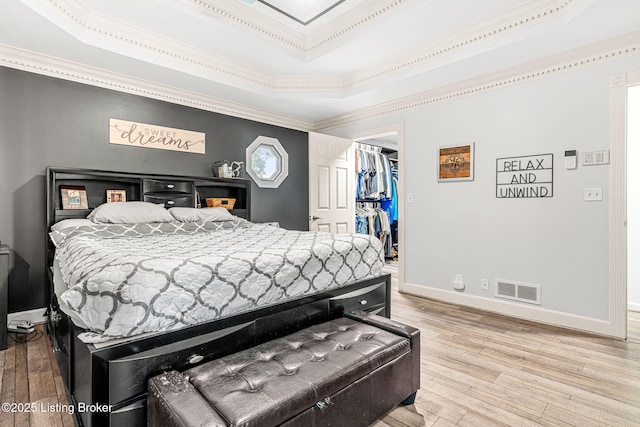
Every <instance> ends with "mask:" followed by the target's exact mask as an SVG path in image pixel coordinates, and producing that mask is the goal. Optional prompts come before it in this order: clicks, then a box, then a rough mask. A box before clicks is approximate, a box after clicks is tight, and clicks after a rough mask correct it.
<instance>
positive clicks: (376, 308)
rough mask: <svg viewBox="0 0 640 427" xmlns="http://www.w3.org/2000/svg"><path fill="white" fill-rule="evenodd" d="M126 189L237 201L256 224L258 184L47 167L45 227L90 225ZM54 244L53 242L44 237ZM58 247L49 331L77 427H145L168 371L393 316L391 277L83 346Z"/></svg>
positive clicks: (130, 196)
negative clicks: (76, 195) (304, 332)
mask: <svg viewBox="0 0 640 427" xmlns="http://www.w3.org/2000/svg"><path fill="white" fill-rule="evenodd" d="M65 186H67V187H75V188H82V187H84V190H85V191H86V200H87V206H86V209H85V208H84V206H82V208H81V209H63V204H62V197H61V191H60V190H61V187H65ZM113 189H120V190H125V191H126V195H127V200H129V201H132V200H145V201H153V202H155V203H165V206H167V207H171V206H191V207H193V206H196V205H198V204H199V205H200V206H206V204H205V201H204V200H205V198H208V197H221V198H235V199H236V203H235V206H234V209H233V210H232V213H233V214H234V215H236V216H239V217H242V218H246V219H249V220H250V219H251V215H250V212H251V211H250V189H251V182H250V181H246V180H239V179H222V178H202V177H185V176H170V175H145V174H133V173H127V172H110V171H97V170H88V169H69V168H47V230H49V229H50V227H51V225H53V224H54V223H56V222H58V221H61V220H63V219H67V218H84V217H86V216H87V215H88V214H89V212H90V211H91V209H93V208H95V207H96V206H98V205H100V204H101V203H104V202H106V190H113ZM47 241H48V242H49V239H48V238H47ZM54 249H55V248H54V247H53V245H52V244H51V243H50V242H49V243H48V244H47V248H46V251H47V256H46V260H47V272H48V273H49V274H48V292H49V295H50V301H51V304H50V308H49V316H48V322H47V326H48V328H47V329H48V332H49V334H50V335H51V342H52V344H53V350H54V353H55V356H56V359H57V362H58V365H59V367H60V373H61V375H62V379H63V382H64V384H65V387H66V391H67V395H68V397H69V401H70V403H71V404H73V405H74V406H75V410H74V414H75V416H76V422H77V423H78V425H80V426H87V427H89V426H90V427H94V426H108V425H127V426H137V425H140V426H144V425H146V399H147V381H148V379H149V378H151V377H153V376H155V375H157V374H159V373H161V372H163V371H166V370H169V369H175V370H178V371H182V370H185V369H188V368H189V367H192V366H194V365H197V364H199V363H203V362H205V361H208V360H212V359H215V358H218V357H222V356H226V355H228V354H231V353H234V352H237V351H239V350H242V349H245V348H248V347H251V346H254V345H256V344H259V343H262V342H266V341H269V340H272V339H273V338H276V337H280V336H283V335H287V334H290V333H292V332H295V331H298V330H300V329H303V328H306V327H308V326H311V325H313V324H317V323H321V322H325V321H328V320H331V319H334V318H337V317H340V316H342V314H343V313H344V312H345V311H352V310H365V311H368V312H371V313H376V314H380V315H383V316H386V317H390V314H391V313H390V307H391V306H390V293H391V292H390V291H391V278H390V275H388V274H387V275H382V276H379V277H374V278H371V279H366V280H361V281H358V282H355V283H352V284H350V285H348V286H345V287H341V288H339V289H333V290H330V291H326V292H323V293H321V294H316V295H311V296H306V297H303V298H300V299H296V300H292V301H287V302H284V303H280V304H277V305H273V306H269V307H265V308H261V309H258V310H255V311H251V312H247V313H241V314H237V315H234V316H229V317H226V318H223V319H219V320H215V321H210V322H205V323H201V324H198V325H194V326H190V327H187V328H183V329H180V330H176V331H171V332H162V333H157V334H151V335H146V336H144V337H141V338H136V339H132V340H129V341H124V342H119V343H115V344H111V345H109V346H106V347H102V348H99V347H98V346H96V345H93V344H86V343H83V342H82V341H80V340H79V339H78V335H79V334H80V333H81V332H83V330H82V329H81V328H79V327H78V326H76V325H75V324H73V323H72V321H71V320H70V319H69V318H68V317H67V316H66V315H65V314H64V313H63V312H62V311H60V310H59V308H58V304H57V300H56V296H55V293H54V292H53V273H52V271H53V270H52V264H53V257H54Z"/></svg>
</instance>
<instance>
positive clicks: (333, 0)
mask: <svg viewBox="0 0 640 427" xmlns="http://www.w3.org/2000/svg"><path fill="white" fill-rule="evenodd" d="M258 2H260V3H262V4H264V5H266V6H269V7H270V8H272V9H273V10H275V11H277V12H279V13H281V14H283V15H284V16H286V17H287V18H290V19H293V20H294V21H296V22H298V23H300V24H302V25H307V24H310V23H311V22H313V21H315V20H316V19H318V18H320V17H321V16H322V15H324V14H325V13H327V12H329V11H330V10H331V9H333V8H334V7H336V6H339V5H340V4H341V3H344V2H345V0H306V1H291V0H258Z"/></svg>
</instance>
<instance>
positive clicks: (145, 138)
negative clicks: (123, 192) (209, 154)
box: [109, 119, 205, 154]
mask: <svg viewBox="0 0 640 427" xmlns="http://www.w3.org/2000/svg"><path fill="white" fill-rule="evenodd" d="M109 143H111V144H119V145H130V146H134V147H144V148H156V149H159V150H172V151H182V152H184V153H198V154H204V149H205V134H204V133H202V132H193V131H190V130H183V129H174V128H168V127H165V126H156V125H148V124H145V123H136V122H129V121H126V120H118V119H109Z"/></svg>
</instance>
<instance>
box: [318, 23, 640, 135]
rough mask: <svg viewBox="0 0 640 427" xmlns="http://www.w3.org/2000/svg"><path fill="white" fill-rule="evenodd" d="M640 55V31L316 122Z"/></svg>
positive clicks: (399, 108)
mask: <svg viewBox="0 0 640 427" xmlns="http://www.w3.org/2000/svg"><path fill="white" fill-rule="evenodd" d="M638 54H640V32H634V33H630V34H626V35H624V36H621V37H616V38H614V39H611V40H608V41H606V42H601V43H596V44H593V45H590V46H586V47H583V48H579V49H575V50H572V51H569V52H565V53H562V54H560V55H555V56H552V57H549V58H545V59H543V60H540V61H534V62H531V63H528V64H525V65H522V66H518V67H513V68H510V69H507V70H502V71H499V72H496V73H493V74H489V75H486V76H481V77H478V78H474V79H471V80H467V81H464V82H459V83H456V84H453V85H448V86H444V87H440V88H437V89H434V90H429V91H425V92H421V93H418V94H414V95H411V96H408V97H404V98H400V99H397V100H394V101H390V102H386V103H383V104H379V105H375V106H372V107H369V108H364V109H361V110H359V111H354V112H352V113H349V114H345V115H342V116H338V117H334V118H332V119H329V120H323V121H319V122H316V123H315V126H314V128H313V129H312V130H313V131H315V132H320V131H324V130H328V129H331V128H336V127H339V126H345V125H348V124H352V123H355V122H362V121H366V120H372V119H377V118H380V117H383V116H387V115H392V114H397V113H402V112H404V111H408V110H413V109H416V108H420V107H423V106H425V105H429V104H435V103H438V102H444V101H450V100H453V99H457V98H461V97H466V96H472V95H477V94H480V93H483V92H489V91H493V90H497V89H503V88H506V87H511V86H515V85H519V84H522V83H528V82H530V81H534V80H538V79H542V78H546V77H550V76H552V75H556V74H559V73H565V72H568V71H573V70H576V69H579V68H584V67H587V66H592V65H596V64H599V63H602V62H607V61H612V60H617V59H620V58H623V57H627V56H632V55H638Z"/></svg>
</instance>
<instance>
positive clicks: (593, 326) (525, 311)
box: [392, 283, 615, 337]
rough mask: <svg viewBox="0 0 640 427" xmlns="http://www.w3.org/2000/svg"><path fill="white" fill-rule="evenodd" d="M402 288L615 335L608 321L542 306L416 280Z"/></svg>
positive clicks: (448, 299) (461, 303) (551, 323)
mask: <svg viewBox="0 0 640 427" xmlns="http://www.w3.org/2000/svg"><path fill="white" fill-rule="evenodd" d="M399 290H400V292H404V293H407V294H411V295H416V296H421V297H426V298H432V299H436V300H439V301H444V302H448V303H452V304H459V305H464V306H468V307H473V308H477V309H480V310H485V311H490V312H493V313H498V314H503V315H506V316H511V317H516V318H519V319H524V320H529V321H532V322H537V323H543V324H546V325H553V326H560V327H563V328H568V329H576V330H580V331H585V332H590V333H594V334H598V335H605V336H609V337H613V336H615V335H614V334H613V326H612V325H611V322H610V321H608V320H601V319H594V318H591V317H585V316H578V315H575V314H568V313H562V312H559V311H554V310H548V309H544V308H540V307H539V306H529V305H524V304H520V303H515V302H511V301H505V300H498V299H491V298H484V297H479V296H475V295H468V294H462V293H459V292H455V291H448V290H443V289H437V288H430V287H427V286H422V285H415V284H412V283H404V284H403V285H402V286H400V287H399ZM392 309H393V308H392Z"/></svg>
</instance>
